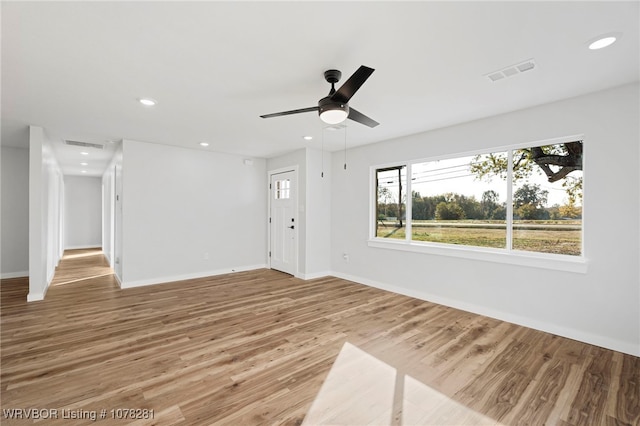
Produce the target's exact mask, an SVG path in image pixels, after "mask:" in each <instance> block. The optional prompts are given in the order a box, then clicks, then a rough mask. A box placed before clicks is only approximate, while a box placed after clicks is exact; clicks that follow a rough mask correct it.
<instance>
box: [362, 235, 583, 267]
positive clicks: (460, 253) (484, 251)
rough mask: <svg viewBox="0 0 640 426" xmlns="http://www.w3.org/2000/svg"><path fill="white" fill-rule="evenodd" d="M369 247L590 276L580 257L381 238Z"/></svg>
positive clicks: (372, 240) (371, 242)
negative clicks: (587, 274)
mask: <svg viewBox="0 0 640 426" xmlns="http://www.w3.org/2000/svg"><path fill="white" fill-rule="evenodd" d="M368 245H369V247H375V248H381V249H389V250H400V251H409V252H414V253H426V254H433V255H437V256H450V257H458V258H463V259H472V260H482V261H486V262H496V263H505V264H510V265H520V266H528V267H532V268H542V269H553V270H557V271H566V272H575V273H582V274H586V273H587V260H586V259H585V258H584V257H578V256H568V255H562V254H547V253H533V252H519V251H511V252H507V251H505V250H500V249H490V248H482V247H470V246H455V245H449V244H437V243H431V244H423V243H415V242H408V241H405V240H386V239H381V238H374V239H370V240H369V241H368Z"/></svg>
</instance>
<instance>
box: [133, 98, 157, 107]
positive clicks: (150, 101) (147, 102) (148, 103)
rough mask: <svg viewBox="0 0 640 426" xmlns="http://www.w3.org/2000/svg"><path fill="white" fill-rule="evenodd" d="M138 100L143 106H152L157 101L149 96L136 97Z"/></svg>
mask: <svg viewBox="0 0 640 426" xmlns="http://www.w3.org/2000/svg"><path fill="white" fill-rule="evenodd" d="M138 102H140V103H141V104H142V105H144V106H154V105H156V104H157V103H158V101H156V100H155V99H151V98H138Z"/></svg>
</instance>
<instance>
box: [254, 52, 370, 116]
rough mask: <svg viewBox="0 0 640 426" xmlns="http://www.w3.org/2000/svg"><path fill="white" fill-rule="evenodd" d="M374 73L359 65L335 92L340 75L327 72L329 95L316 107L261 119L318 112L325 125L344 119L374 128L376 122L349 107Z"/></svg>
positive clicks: (278, 113) (339, 73)
mask: <svg viewBox="0 0 640 426" xmlns="http://www.w3.org/2000/svg"><path fill="white" fill-rule="evenodd" d="M373 71H375V70H374V69H373V68H369V67H365V66H364V65H361V66H360V68H358V69H357V70H356V72H354V73H353V75H351V77H349V79H348V80H347V81H345V82H344V84H343V85H342V86H341V87H340V88H339V89H338V90H336V88H335V84H336V83H337V82H338V81H340V77H342V73H341V72H340V71H338V70H327V71H325V72H324V78H325V80H327V82H328V83H331V90H330V91H329V94H328V95H327V96H325V97H324V98H322V99H320V100H319V101H318V106H314V107H309V108H301V109H294V110H291V111H283V112H275V113H273V114H266V115H261V116H260V117H262V118H272V117H280V116H283V115H292V114H300V113H303V112H312V111H318V114H320V119H321V120H322V121H324V122H325V123H327V124H338V123H341V122H342V121H344V120H345V119H347V118H348V119H350V120H353V121H357V122H358V123H360V124H364V125H365V126H369V127H376V126H377V125H378V124H380V123H378V122H377V121H375V120H372V119H371V118H369V117H367V116H366V115H364V114H363V113H361V112H359V111H357V110H355V109H354V108H351V107H349V100H350V99H351V97H352V96H353V95H354V94H355V93H356V92H357V91H358V89H360V86H362V85H363V84H364V82H365V81H367V79H368V78H369V76H370V75H371V74H373Z"/></svg>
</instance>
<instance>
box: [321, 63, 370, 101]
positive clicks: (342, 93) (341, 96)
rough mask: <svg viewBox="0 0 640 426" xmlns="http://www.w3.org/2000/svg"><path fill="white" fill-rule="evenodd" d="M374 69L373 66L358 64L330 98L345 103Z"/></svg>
mask: <svg viewBox="0 0 640 426" xmlns="http://www.w3.org/2000/svg"><path fill="white" fill-rule="evenodd" d="M374 71H375V70H374V69H373V68H369V67H365V66H364V65H360V68H358V69H357V70H356V72H354V73H353V74H352V75H351V77H349V79H348V80H347V81H345V82H344V84H343V85H342V86H340V88H339V89H338V90H336V92H335V93H334V94H333V95H331V100H334V101H336V102H342V103H345V104H346V103H347V102H349V99H351V97H352V96H353V95H354V94H355V93H356V92H357V91H358V89H359V88H360V86H362V85H363V84H364V82H365V81H367V79H368V78H369V76H370V75H371V74H373V72H374Z"/></svg>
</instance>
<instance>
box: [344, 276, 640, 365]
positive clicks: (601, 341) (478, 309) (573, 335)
mask: <svg viewBox="0 0 640 426" xmlns="http://www.w3.org/2000/svg"><path fill="white" fill-rule="evenodd" d="M332 275H333V276H334V277H337V278H342V279H344V280H347V281H353V282H356V283H358V284H363V285H367V286H369V287H375V288H379V289H381V290H386V291H391V292H393V293H397V294H403V295H405V296H409V297H413V298H416V299H420V300H426V301H427V302H433V303H437V304H439V305H444V306H450V307H452V308H455V309H460V310H463V311H467V312H471V313H474V314H478V315H483V316H486V317H490V318H495V319H498V320H501V321H506V322H510V323H512V324H517V325H521V326H523V327H528V328H533V329H535V330H540V331H544V332H546V333H551V334H555V335H557V336H562V337H566V338H569V339H573V340H578V341H580V342H584V343H589V344H591V345H595V346H600V347H603V348H606V349H611V350H614V351H618V352H622V353H625V354H629V355H633V356H640V345H638V344H633V343H631V342H627V341H621V340H617V339H611V338H609V337H606V336H601V335H597V334H592V333H588V332H584V331H581V330H576V329H572V328H566V327H563V326H561V325H557V324H553V323H548V322H544V321H539V320H535V319H532V318H528V317H522V316H519V315H514V314H511V313H508V312H502V311H496V310H494V309H490V308H487V307H484V306H479V305H474V304H471V303H465V302H461V301H458V300H452V299H448V298H443V297H440V296H436V295H433V294H429V293H426V292H420V291H415V290H411V289H406V288H404V287H398V286H395V285H391V284H386V283H382V282H379V281H375V280H370V279H368V278H363V277H357V276H353V275H349V274H343V273H340V272H333V273H332Z"/></svg>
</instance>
